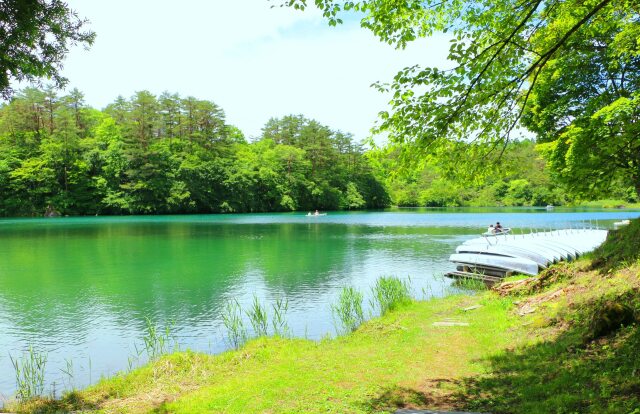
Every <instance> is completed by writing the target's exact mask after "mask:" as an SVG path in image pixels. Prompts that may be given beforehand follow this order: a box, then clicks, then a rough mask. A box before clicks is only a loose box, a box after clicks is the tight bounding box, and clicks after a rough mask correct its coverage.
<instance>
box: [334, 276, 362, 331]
mask: <svg viewBox="0 0 640 414" xmlns="http://www.w3.org/2000/svg"><path fill="white" fill-rule="evenodd" d="M363 301H364V295H363V294H362V292H359V291H358V290H356V289H354V288H353V287H351V286H348V287H344V288H342V291H341V292H340V296H339V297H338V302H337V303H335V304H333V305H331V314H332V315H333V321H334V324H335V325H336V332H337V334H338V335H340V334H341V333H344V334H347V333H349V332H353V331H355V330H356V329H358V326H360V325H362V323H363V322H364V311H363V310H362V302H363ZM338 325H340V328H338Z"/></svg>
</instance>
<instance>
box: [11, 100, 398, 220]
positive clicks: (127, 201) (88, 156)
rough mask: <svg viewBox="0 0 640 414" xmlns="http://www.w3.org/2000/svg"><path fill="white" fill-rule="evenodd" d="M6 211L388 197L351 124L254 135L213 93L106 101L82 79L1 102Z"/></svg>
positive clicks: (301, 125)
mask: <svg viewBox="0 0 640 414" xmlns="http://www.w3.org/2000/svg"><path fill="white" fill-rule="evenodd" d="M0 150H1V151H0V154H1V155H0V194H2V197H0V214H2V215H5V216H13V215H42V214H44V213H45V212H49V213H51V212H55V213H59V214H69V215H83V214H92V215H93V214H164V213H217V212H259V211H287V210H311V209H323V210H329V209H332V210H333V209H350V208H381V207H385V206H387V205H389V202H390V200H389V197H388V195H387V192H386V191H385V189H384V187H383V184H382V183H381V182H380V181H379V180H377V179H376V178H375V176H374V175H373V172H372V169H371V167H370V165H369V163H368V161H367V159H366V158H365V157H364V155H363V152H364V151H363V149H362V147H361V146H359V145H358V144H356V143H355V142H354V141H353V139H352V137H351V136H350V135H349V134H344V133H341V132H339V131H333V130H331V129H330V128H329V127H327V126H324V125H321V124H319V123H318V122H316V121H313V120H309V119H306V118H304V117H303V116H287V117H284V118H282V119H271V120H269V122H267V124H266V125H265V126H264V130H263V134H262V136H261V137H259V139H257V140H255V142H251V143H249V142H247V141H246V140H245V138H244V136H243V134H242V133H241V132H240V131H239V130H238V129H237V128H234V127H233V126H231V125H228V124H227V123H226V122H225V116H224V111H223V110H222V108H220V107H219V106H217V105H216V104H215V103H213V102H210V101H203V100H198V99H195V98H192V97H187V98H181V97H180V96H178V95H175V94H169V93H164V94H162V95H160V96H159V97H156V96H154V95H152V94H151V93H149V92H146V91H142V92H138V93H136V94H135V95H134V96H133V97H132V98H131V99H128V100H127V99H124V98H122V97H119V98H117V99H116V100H115V102H113V103H112V104H110V105H108V106H107V107H106V108H105V109H104V110H103V111H99V110H96V109H92V108H90V107H88V106H87V105H85V103H84V101H83V96H82V94H81V93H80V92H79V91H77V90H74V91H72V92H70V93H69V94H68V95H65V96H58V95H57V94H56V92H55V91H54V90H53V89H45V90H39V89H33V88H31V89H26V90H24V91H23V92H21V93H19V94H17V95H16V96H14V98H13V99H12V100H11V102H10V103H8V104H4V105H3V106H2V107H0Z"/></svg>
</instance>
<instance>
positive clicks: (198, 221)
mask: <svg viewBox="0 0 640 414" xmlns="http://www.w3.org/2000/svg"><path fill="white" fill-rule="evenodd" d="M638 216H640V212H639V211H630V210H607V211H604V210H570V209H560V208H557V209H556V210H555V211H552V212H547V211H546V210H545V209H531V208H528V209H527V208H521V209H517V208H512V209H398V210H391V211H385V212H329V214H328V215H327V216H321V217H306V216H305V215H304V213H281V214H242V215H199V216H154V217H78V218H59V219H3V220H0V400H1V399H2V398H5V399H6V398H7V397H8V396H10V395H11V394H13V392H14V391H15V378H14V374H13V368H12V365H11V359H10V355H11V356H12V357H14V358H16V357H19V356H20V355H22V352H23V351H24V350H26V349H27V348H28V347H29V346H33V348H34V349H37V350H38V351H39V352H43V353H46V354H47V356H48V361H47V370H46V383H47V385H46V392H47V393H49V392H51V390H52V389H54V388H55V390H56V393H58V394H59V392H60V390H61V389H64V388H70V387H72V386H75V387H83V386H86V385H87V384H89V383H91V382H95V381H97V380H98V379H99V378H100V376H109V375H113V374H114V373H116V372H118V371H121V370H126V369H127V368H128V367H129V366H130V365H136V364H139V363H142V362H144V358H138V351H137V350H136V349H138V350H139V349H140V348H141V347H142V343H143V340H142V338H143V336H144V333H145V329H146V324H147V319H148V320H150V321H151V322H152V323H153V324H155V325H157V326H159V327H165V326H171V332H172V336H174V337H175V338H176V340H177V342H178V343H179V345H180V348H181V349H187V348H188V349H192V350H198V351H204V352H210V353H217V352H222V351H224V350H225V349H227V348H228V341H227V340H226V331H225V329H224V326H223V324H222V319H221V314H222V312H223V309H224V306H225V305H226V303H228V302H229V301H230V300H232V299H237V300H238V302H239V303H240V304H242V305H244V306H248V305H249V304H250V303H251V301H252V300H253V297H254V295H255V296H256V297H258V298H259V300H260V301H261V302H262V303H263V304H264V305H267V306H271V304H272V303H275V301H276V300H278V299H286V300H288V304H289V306H288V311H287V313H286V320H287V322H288V325H289V328H290V332H291V334H292V335H294V336H299V337H308V338H310V339H320V338H322V337H324V336H326V335H335V332H336V330H335V326H334V322H333V318H332V314H331V304H332V303H335V302H336V299H337V297H338V295H339V293H340V290H341V289H342V288H343V287H345V286H354V287H356V288H358V289H359V290H361V291H362V292H364V293H365V298H367V297H370V288H371V286H372V285H373V284H374V283H375V281H376V279H377V278H378V277H380V276H384V275H394V276H397V277H400V278H404V279H406V278H408V277H410V278H411V286H412V289H413V293H414V295H415V296H416V297H418V298H422V297H429V296H443V295H446V294H448V293H450V292H455V291H456V288H455V286H452V285H451V281H449V280H448V279H444V278H443V277H442V274H443V273H445V272H446V271H449V270H453V265H452V264H450V263H449V262H448V261H447V259H448V257H449V255H450V254H451V253H452V252H453V251H454V250H455V247H456V246H457V245H458V244H460V243H462V242H463V241H464V240H467V239H469V238H472V237H477V236H478V235H479V233H481V232H483V231H485V230H486V227H487V225H488V224H491V223H495V222H496V221H500V222H502V224H503V225H504V226H506V227H512V228H514V229H516V230H515V231H516V232H520V231H524V232H529V231H530V230H531V229H538V230H543V229H558V228H566V227H582V226H585V225H586V226H590V225H591V226H595V225H598V226H600V227H606V228H611V227H612V223H613V222H614V221H617V220H620V219H627V218H635V217H638ZM366 300H367V299H365V301H366ZM64 371H67V372H69V371H72V373H71V375H70V374H68V373H64ZM54 383H55V385H54Z"/></svg>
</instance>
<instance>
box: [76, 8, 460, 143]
mask: <svg viewBox="0 0 640 414" xmlns="http://www.w3.org/2000/svg"><path fill="white" fill-rule="evenodd" d="M68 3H69V5H70V6H71V7H72V8H73V9H74V10H76V11H77V13H78V14H79V15H80V16H82V17H86V18H88V19H89V20H90V21H91V24H90V27H91V28H92V29H93V30H94V31H95V32H96V33H97V36H98V37H97V39H96V42H95V44H94V45H93V47H92V48H91V49H90V50H88V51H86V50H83V49H82V48H80V47H77V48H74V49H73V50H71V52H70V54H69V56H68V58H67V60H66V62H65V68H64V71H63V73H64V75H65V76H67V77H68V78H69V79H70V87H77V88H78V89H80V90H81V91H82V92H84V93H85V98H86V101H87V103H88V104H90V105H92V106H94V107H97V108H103V107H104V106H106V105H107V104H108V103H110V102H112V101H113V100H114V99H115V98H116V97H117V96H118V95H122V96H125V97H130V96H131V95H133V93H134V92H135V91H139V90H145V89H146V90H149V91H150V92H152V93H154V94H160V93H162V92H163V91H165V90H166V91H169V92H177V93H179V94H180V95H182V96H189V95H191V96H195V97H196V98H198V99H207V100H211V101H214V102H215V103H217V104H218V105H220V106H221V107H222V108H223V109H224V110H225V112H226V115H227V121H228V122H229V123H231V124H233V125H235V126H237V127H239V128H240V129H241V130H242V131H243V132H244V133H245V134H246V135H247V137H253V136H257V135H259V134H260V129H261V127H262V126H263V125H264V124H265V122H266V121H267V120H268V119H269V118H270V117H274V116H277V117H280V116H284V115H287V114H299V113H301V114H304V115H305V116H307V117H309V118H314V119H317V120H318V121H320V122H322V123H323V124H326V125H328V126H329V127H331V128H333V129H339V130H342V131H344V132H351V133H353V134H354V135H355V137H356V138H357V139H363V138H366V137H367V136H368V134H369V129H370V128H371V127H372V126H373V124H374V122H375V120H376V119H377V114H378V112H379V111H381V110H384V109H386V108H387V102H388V100H389V97H387V96H384V95H382V94H380V93H379V92H377V91H376V90H374V89H373V88H371V87H370V85H371V84H372V83H374V82H376V81H389V80H391V79H392V77H393V75H394V74H395V73H396V72H397V71H398V70H400V69H402V68H403V67H406V66H410V65H414V64H416V63H420V64H423V65H430V66H443V65H444V64H445V57H446V48H447V47H448V42H447V40H446V39H444V38H438V37H436V38H433V39H429V41H421V42H418V43H415V44H412V45H410V46H409V47H408V48H407V49H406V50H403V51H398V50H394V49H393V48H392V47H391V46H389V45H386V44H383V43H381V42H379V41H378V40H377V39H376V38H375V37H374V36H373V35H372V34H371V33H370V32H368V31H366V30H364V29H362V28H360V27H359V24H358V20H357V19H356V18H350V19H346V21H345V24H343V25H341V26H339V27H337V28H336V27H329V26H328V25H327V23H326V21H325V20H324V19H323V18H322V16H321V15H320V13H319V12H318V11H317V10H313V9H309V10H307V11H305V12H300V11H296V10H293V9H289V8H280V7H275V8H272V7H271V5H272V4H273V3H275V2H270V1H268V0H234V1H222V0H209V1H207V0H184V1H182V2H179V3H177V2H175V1H166V0H156V1H150V0H128V1H124V0H111V1H109V2H105V1H86V0H85V1H82V0H69V2H68Z"/></svg>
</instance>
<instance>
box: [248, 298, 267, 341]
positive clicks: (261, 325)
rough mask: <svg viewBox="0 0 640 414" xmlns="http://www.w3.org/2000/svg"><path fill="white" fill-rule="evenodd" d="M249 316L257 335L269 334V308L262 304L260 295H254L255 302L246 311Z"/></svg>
mask: <svg viewBox="0 0 640 414" xmlns="http://www.w3.org/2000/svg"><path fill="white" fill-rule="evenodd" d="M245 313H246V314H247V316H248V317H249V322H250V323H251V327H252V328H253V333H254V335H255V336H257V337H260V336H267V329H268V327H269V317H268V316H267V310H266V309H265V307H264V306H262V305H261V304H260V301H259V300H258V297H257V296H256V295H253V303H252V304H251V308H249V310H248V311H246V312H245Z"/></svg>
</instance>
